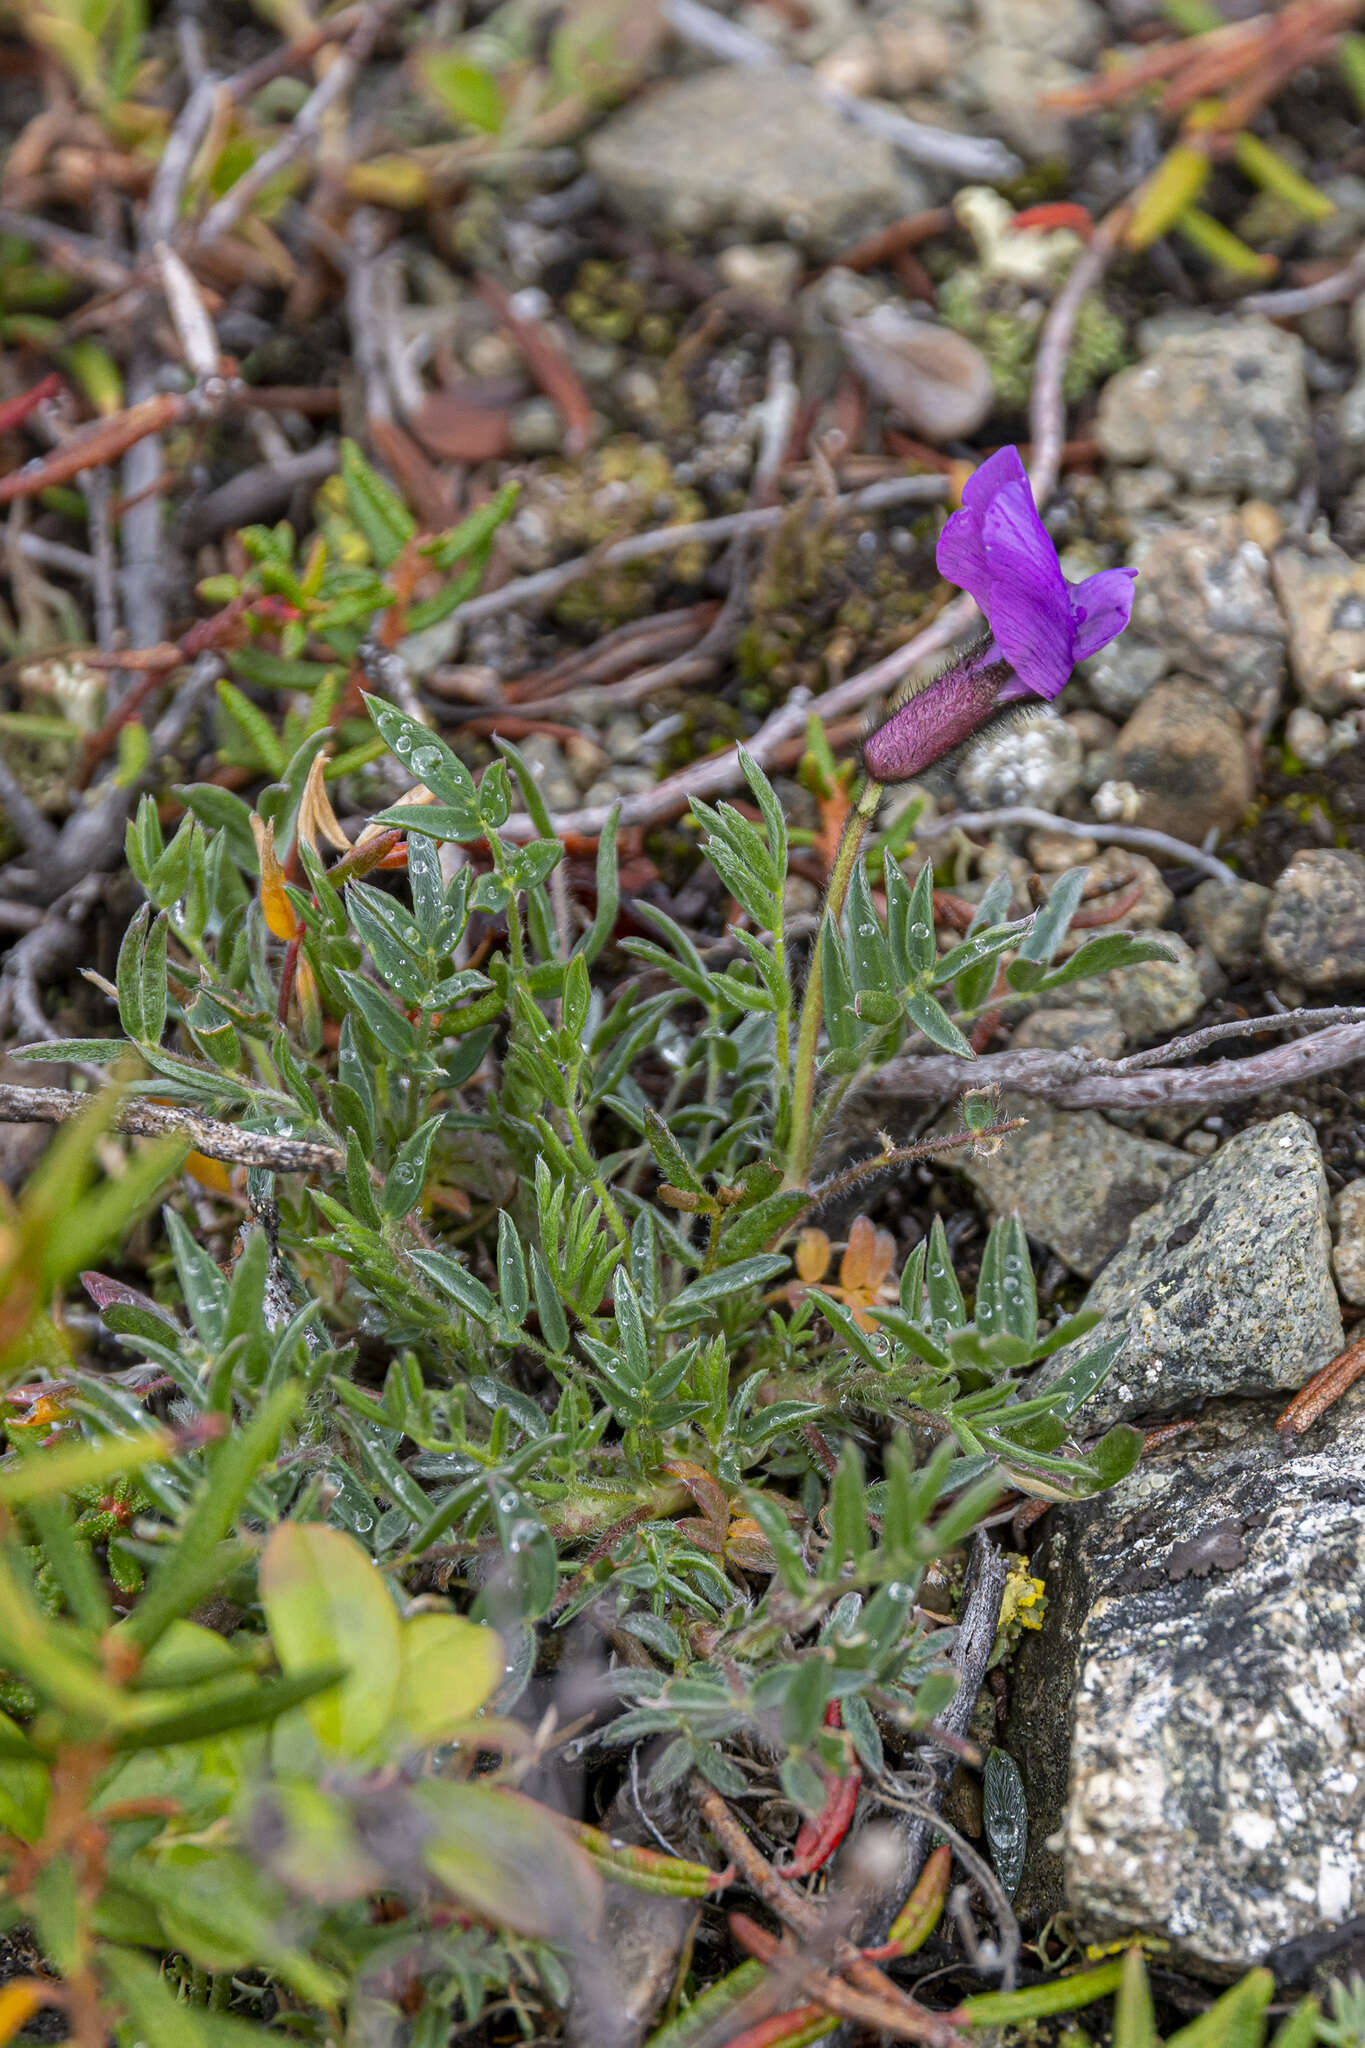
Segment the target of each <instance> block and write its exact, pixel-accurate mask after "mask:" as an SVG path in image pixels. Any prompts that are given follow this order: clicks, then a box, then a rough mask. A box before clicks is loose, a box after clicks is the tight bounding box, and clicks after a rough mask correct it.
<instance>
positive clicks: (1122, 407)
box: [1095, 319, 1312, 499]
mask: <svg viewBox="0 0 1365 2048" xmlns="http://www.w3.org/2000/svg"><path fill="white" fill-rule="evenodd" d="M1095 431H1096V433H1097V435H1098V437H1099V442H1100V446H1101V448H1102V449H1103V450H1104V453H1105V454H1106V455H1107V456H1108V457H1109V459H1110V461H1111V462H1133V463H1137V462H1151V461H1153V460H1155V461H1159V462H1161V463H1162V464H1163V465H1164V466H1165V467H1166V468H1167V469H1170V470H1174V471H1175V473H1176V474H1177V475H1178V476H1180V477H1182V478H1183V479H1184V481H1185V482H1186V483H1187V484H1188V485H1189V486H1190V488H1191V489H1192V490H1196V491H1204V492H1209V493H1212V492H1216V491H1232V492H1238V493H1245V494H1246V495H1248V496H1252V497H1258V498H1272V499H1273V498H1284V497H1287V496H1288V495H1289V493H1290V492H1291V491H1292V490H1293V489H1294V488H1295V486H1296V484H1297V483H1298V481H1299V477H1300V475H1301V473H1302V470H1303V465H1304V462H1305V459H1306V458H1307V455H1308V452H1309V449H1310V447H1311V445H1312V419H1311V415H1310V413H1309V408H1308V388H1307V385H1306V383H1305V381H1304V368H1303V344H1302V342H1301V341H1300V340H1299V338H1298V336H1297V335H1294V334H1285V333H1282V332H1281V331H1280V329H1279V328H1277V327H1272V326H1271V324H1270V322H1269V321H1268V320H1256V319H1249V320H1233V319H1223V320H1221V321H1220V323H1219V325H1218V326H1216V327H1213V326H1208V327H1204V328H1201V329H1200V330H1199V331H1198V332H1197V333H1189V332H1176V333H1167V334H1165V335H1163V336H1162V337H1161V338H1160V339H1159V340H1158V341H1157V342H1156V344H1155V346H1154V347H1153V349H1152V350H1151V353H1150V354H1149V355H1148V356H1147V358H1146V360H1145V361H1144V362H1141V363H1138V364H1135V365H1134V366H1133V368H1131V369H1127V370H1120V372H1119V374H1118V375H1117V376H1116V377H1112V378H1111V379H1110V380H1109V382H1108V384H1106V385H1105V387H1104V391H1103V393H1102V394H1101V397H1100V409H1099V417H1098V419H1097V421H1096V425H1095Z"/></svg>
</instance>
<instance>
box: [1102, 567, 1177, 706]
mask: <svg viewBox="0 0 1365 2048" xmlns="http://www.w3.org/2000/svg"><path fill="white" fill-rule="evenodd" d="M1138 587H1139V589H1141V587H1142V586H1141V584H1139V586H1138ZM1170 666H1171V657H1170V655H1169V654H1168V653H1167V652H1166V650H1165V648H1164V647H1159V646H1157V644H1156V642H1155V641H1152V640H1144V639H1143V638H1142V636H1141V635H1140V634H1139V633H1137V632H1135V631H1133V630H1132V629H1130V630H1129V631H1128V632H1126V633H1120V635H1119V637H1118V639H1117V640H1111V641H1110V642H1109V645H1108V646H1107V647H1106V648H1104V649H1102V650H1101V652H1100V653H1099V654H1093V655H1091V657H1090V659H1089V661H1085V662H1082V663H1081V668H1080V673H1081V674H1082V675H1083V676H1084V678H1085V684H1086V688H1087V689H1088V690H1089V692H1090V694H1091V696H1092V697H1093V698H1094V700H1095V702H1096V703H1097V704H1098V705H1099V707H1100V710H1101V711H1107V712H1108V713H1109V716H1110V717H1111V718H1127V716H1128V714H1129V712H1130V711H1136V710H1137V707H1138V705H1139V704H1140V703H1141V702H1142V700H1143V698H1144V697H1145V696H1146V695H1147V693H1148V691H1149V690H1151V689H1153V688H1154V687H1155V686H1156V684H1157V683H1159V682H1160V681H1161V678H1162V677H1163V676H1164V675H1165V674H1166V673H1167V671H1168V670H1169V668H1170Z"/></svg>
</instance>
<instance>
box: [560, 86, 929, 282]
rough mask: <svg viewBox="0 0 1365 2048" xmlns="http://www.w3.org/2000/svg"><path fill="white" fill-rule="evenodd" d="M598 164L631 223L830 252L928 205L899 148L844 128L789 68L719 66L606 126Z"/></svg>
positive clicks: (593, 161)
mask: <svg viewBox="0 0 1365 2048" xmlns="http://www.w3.org/2000/svg"><path fill="white" fill-rule="evenodd" d="M587 155H588V165H589V168H590V169H591V171H592V173H593V175H594V177H596V178H597V179H598V180H599V182H600V183H601V186H602V189H603V191H604V193H605V194H606V196H607V198H608V199H609V200H610V201H611V203H612V204H613V205H614V206H615V207H616V208H617V210H618V212H620V213H623V214H625V215H626V216H627V218H629V219H631V220H636V221H640V222H642V223H644V224H645V225H647V226H651V227H662V228H665V229H669V230H672V231H675V232H677V233H681V234H687V235H706V234H709V233H711V232H713V231H714V230H715V229H718V228H723V227H738V228H741V229H743V230H744V231H745V232H746V233H748V234H750V235H762V234H767V233H772V232H777V233H779V234H781V235H782V236H783V237H784V238H786V239H787V240H790V241H793V242H797V243H799V244H801V245H802V246H804V247H805V248H808V249H810V250H811V251H812V252H814V253H816V254H822V255H832V254H833V253H834V252H835V251H836V250H837V249H839V248H840V247H842V246H843V245H845V244H846V243H848V242H851V241H856V240H857V239H858V237H859V236H860V235H865V234H869V233H870V232H871V231H872V230H873V229H874V228H878V227H883V226H885V225H886V224H887V223H888V222H889V221H892V220H895V219H897V218H899V216H900V215H902V214H905V213H913V212H914V211H915V210H916V209H917V208H918V207H922V206H924V205H926V204H927V193H926V188H925V186H924V185H923V184H922V183H921V181H920V180H919V179H918V178H917V177H915V176H914V174H913V173H912V172H910V171H908V170H906V168H905V167H904V165H903V164H902V163H901V162H900V160H899V159H898V157H897V155H896V152H895V151H894V149H893V148H892V147H891V145H890V143H888V142H883V141H882V140H881V138H880V137H879V136H875V135H871V134H869V133H868V131H867V130H866V129H865V128H858V127H855V126H853V124H852V123H851V122H848V121H844V120H841V118H840V117H839V115H838V114H837V113H836V112H835V111H834V109H833V108H832V107H831V106H830V104H829V102H828V101H827V100H826V99H824V98H823V97H822V95H821V93H820V91H819V89H818V87H816V86H815V85H813V84H812V83H811V82H810V80H809V79H807V78H805V77H804V76H803V75H802V74H801V73H800V72H798V71H794V70H791V69H788V68H787V67H786V66H779V65H774V66H773V67H772V68H771V69H766V68H760V69H751V68H741V67H739V66H731V65H717V66H715V67H714V68H713V69H711V70H709V71H703V72H701V73H700V74H699V75H698V76H697V77H695V78H684V79H679V80H678V81H677V82H676V83H674V84H670V85H666V86H663V87H661V88H660V90H659V91H658V92H655V93H652V94H649V95H647V96H646V97H645V98H643V99H640V100H638V101H636V102H635V103H634V104H633V105H631V106H629V107H626V108H624V109H623V110H622V111H621V112H620V113H619V114H614V115H613V116H612V117H611V119H610V120H608V121H607V122H606V123H604V125H603V126H602V127H601V128H599V129H598V131H597V133H596V134H595V135H594V136H593V137H592V139H591V140H590V141H589V143H588V145H587Z"/></svg>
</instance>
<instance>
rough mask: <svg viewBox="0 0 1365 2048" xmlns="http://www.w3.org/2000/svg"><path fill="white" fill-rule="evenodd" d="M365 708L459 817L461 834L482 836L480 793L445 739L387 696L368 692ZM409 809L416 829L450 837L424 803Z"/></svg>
mask: <svg viewBox="0 0 1365 2048" xmlns="http://www.w3.org/2000/svg"><path fill="white" fill-rule="evenodd" d="M365 708H366V710H367V711H368V712H369V714H370V717H371V718H372V719H373V720H374V724H375V729H376V731H377V732H378V734H379V737H380V738H381V739H382V740H383V742H384V744H385V746H386V747H388V749H389V751H390V752H391V753H393V754H395V755H396V756H397V757H398V759H399V760H400V761H401V762H402V764H403V766H404V767H405V768H407V769H409V770H410V771H411V773H412V774H413V776H414V777H415V778H416V780H417V781H419V782H421V783H423V784H424V785H425V787H426V788H427V789H429V790H430V791H431V793H432V795H433V796H434V797H435V798H436V799H437V802H438V803H440V804H443V805H445V806H447V807H448V809H449V810H450V812H451V813H452V814H453V815H454V816H455V817H456V819H457V820H458V827H459V830H458V836H459V837H462V838H465V839H478V838H481V837H482V836H483V821H482V819H481V818H480V816H479V799H478V792H477V790H476V789H475V787H474V778H473V776H472V775H471V774H470V772H469V770H468V769H467V768H466V767H465V765H464V762H463V761H461V760H459V759H458V758H457V757H456V755H454V754H453V753H452V752H451V751H450V748H449V747H448V746H447V745H446V743H445V741H444V740H442V739H438V738H437V736H436V734H435V733H434V732H432V730H431V728H430V727H429V726H425V725H419V724H418V722H417V720H416V719H415V718H408V717H407V716H406V715H405V714H404V713H403V712H401V711H399V710H398V708H397V707H396V706H395V705H393V704H389V703H387V702H386V701H385V699H384V698H382V697H375V696H370V695H368V694H367V695H366V697H365ZM410 808H411V810H412V811H413V814H414V815H413V829H414V830H416V831H419V832H426V833H427V835H428V836H429V837H430V838H432V839H440V838H443V837H448V836H451V835H449V834H447V833H444V832H442V831H441V830H440V829H439V827H438V826H437V825H436V823H434V822H433V820H432V817H431V814H430V812H429V811H428V810H427V807H426V806H425V805H420V806H418V805H413V806H410Z"/></svg>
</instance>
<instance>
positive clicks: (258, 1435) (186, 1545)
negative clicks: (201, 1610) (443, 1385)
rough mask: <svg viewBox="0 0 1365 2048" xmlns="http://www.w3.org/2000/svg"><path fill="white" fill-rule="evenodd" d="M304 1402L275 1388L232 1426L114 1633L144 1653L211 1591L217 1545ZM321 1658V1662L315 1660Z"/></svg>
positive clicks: (294, 1392)
mask: <svg viewBox="0 0 1365 2048" xmlns="http://www.w3.org/2000/svg"><path fill="white" fill-rule="evenodd" d="M302 1405H303V1389H302V1388H301V1387H299V1386H297V1385H295V1384H292V1383H291V1384H288V1385H285V1386H282V1387H277V1388H276V1389H275V1391H274V1393H272V1394H271V1395H270V1396H269V1397H268V1398H267V1399H266V1400H265V1401H264V1402H263V1403H262V1404H261V1406H260V1407H259V1408H258V1409H257V1411H256V1413H255V1414H254V1415H253V1416H252V1417H251V1420H250V1421H249V1422H248V1423H247V1424H246V1426H245V1427H244V1428H241V1429H235V1430H233V1431H232V1432H231V1433H230V1434H229V1435H228V1436H227V1437H226V1438H225V1439H224V1440H223V1442H222V1443H221V1444H219V1445H218V1446H217V1448H216V1450H215V1452H214V1453H213V1454H212V1456H211V1458H210V1460H209V1461H208V1477H207V1478H206V1480H205V1482H204V1485H203V1487H202V1489H201V1490H200V1492H199V1494H198V1496H197V1497H196V1499H195V1502H194V1505H193V1506H192V1507H191V1509H190V1511H189V1513H188V1515H187V1516H186V1517H185V1520H184V1521H183V1522H182V1524H181V1526H180V1538H179V1541H178V1542H177V1544H176V1545H175V1547H174V1549H173V1550H172V1551H171V1552H170V1554H169V1555H168V1556H167V1558H166V1560H165V1562H164V1563H163V1564H160V1565H158V1567H157V1569H156V1573H155V1575H154V1577H153V1579H152V1582H151V1584H150V1586H149V1587H148V1589H147V1591H146V1593H144V1595H143V1596H142V1599H141V1600H140V1601H139V1602H138V1604H137V1606H136V1607H135V1608H134V1609H133V1612H132V1613H131V1615H130V1616H129V1617H128V1619H127V1621H126V1622H123V1623H121V1624H120V1626H119V1628H118V1630H117V1633H118V1634H119V1635H126V1636H127V1637H128V1639H129V1641H130V1642H133V1643H136V1644H137V1646H138V1648H139V1649H141V1650H143V1651H144V1652H145V1651H147V1650H150V1649H151V1647H152V1645H153V1643H155V1642H157V1641H158V1640H159V1638H160V1637H161V1636H162V1635H163V1634H164V1633H165V1631H166V1630H167V1629H168V1628H169V1627H170V1625H171V1623H172V1622H173V1621H178V1620H179V1618H180V1616H181V1615H182V1614H186V1613H188V1611H189V1610H190V1608H191V1607H194V1606H196V1605H197V1604H198V1602H199V1601H200V1600H203V1599H205V1598H206V1597H207V1595H208V1594H209V1593H210V1592H212V1591H213V1590H214V1586H215V1584H216V1576H215V1574H214V1563H215V1558H216V1555H217V1552H218V1546H219V1545H220V1543H221V1542H222V1541H223V1538H224V1537H225V1536H226V1535H227V1534H228V1532H229V1530H230V1529H231V1527H232V1525H233V1523H234V1522H235V1520H236V1519H237V1515H238V1512H239V1510H240V1508H241V1506H242V1503H243V1502H244V1501H245V1499H246V1495H247V1490H248V1488H249V1487H250V1485H251V1482H252V1480H253V1479H254V1478H255V1476H256V1474H257V1472H258V1471H259V1470H260V1468H261V1466H262V1465H264V1464H265V1463H266V1461H267V1460H268V1459H269V1458H272V1457H273V1456H274V1455H275V1450H276V1448H277V1446H278V1444H279V1440H280V1437H281V1435H282V1434H283V1432H284V1430H285V1428H286V1426H287V1424H288V1423H289V1421H290V1420H291V1418H292V1417H293V1416H294V1415H295V1414H296V1413H297V1412H298V1410H299V1409H300V1408H301V1407H302ZM315 1661H320V1660H315Z"/></svg>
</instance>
